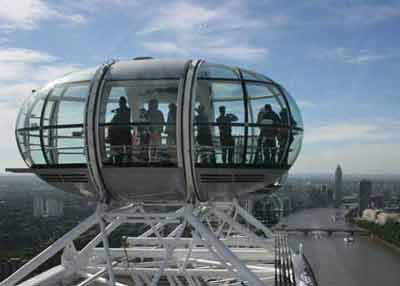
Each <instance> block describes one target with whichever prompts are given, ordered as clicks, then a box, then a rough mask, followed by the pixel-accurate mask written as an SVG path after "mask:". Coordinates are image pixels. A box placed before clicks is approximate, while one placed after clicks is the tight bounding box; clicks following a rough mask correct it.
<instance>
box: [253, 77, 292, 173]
mask: <svg viewBox="0 0 400 286" xmlns="http://www.w3.org/2000/svg"><path fill="white" fill-rule="evenodd" d="M246 90H247V98H248V105H247V106H248V114H249V116H248V117H249V131H248V142H247V153H246V163H247V164H249V165H253V166H255V167H268V168H269V167H275V166H279V164H280V163H281V162H282V160H283V157H284V156H285V155H284V154H285V153H286V152H285V150H286V148H287V146H286V145H287V140H285V134H288V131H289V124H288V120H287V116H285V112H287V107H286V104H285V100H284V98H283V96H282V94H281V93H280V92H279V90H278V89H277V88H276V87H275V86H274V85H272V84H259V83H250V82H246Z"/></svg>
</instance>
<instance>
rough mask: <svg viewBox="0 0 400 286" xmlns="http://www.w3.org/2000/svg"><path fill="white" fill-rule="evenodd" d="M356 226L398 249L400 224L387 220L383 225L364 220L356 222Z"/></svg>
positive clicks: (399, 244) (399, 245)
mask: <svg viewBox="0 0 400 286" xmlns="http://www.w3.org/2000/svg"><path fill="white" fill-rule="evenodd" d="M356 224H357V225H358V226H359V227H362V228H364V229H368V230H370V231H371V232H372V233H373V234H374V235H376V236H378V237H379V238H381V239H383V240H385V241H387V242H389V243H392V244H393V245H395V246H397V247H400V223H399V222H396V221H395V220H392V219H388V221H387V222H386V223H385V224H384V225H380V224H377V223H375V222H369V221H366V220H357V221H356Z"/></svg>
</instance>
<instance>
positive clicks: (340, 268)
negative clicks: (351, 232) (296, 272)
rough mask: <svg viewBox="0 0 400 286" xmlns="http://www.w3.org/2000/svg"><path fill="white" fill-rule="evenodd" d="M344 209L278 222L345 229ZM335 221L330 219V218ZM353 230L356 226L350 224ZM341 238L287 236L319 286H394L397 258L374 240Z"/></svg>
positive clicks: (399, 277)
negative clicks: (300, 245) (302, 255)
mask: <svg viewBox="0 0 400 286" xmlns="http://www.w3.org/2000/svg"><path fill="white" fill-rule="evenodd" d="M344 213H345V210H343V209H334V208H318V209H309V210H303V211H300V212H297V213H296V214H294V215H290V216H288V217H287V218H285V219H284V220H283V221H282V222H281V223H284V224H286V225H287V226H288V227H291V228H348V227H349V224H348V223H347V222H346V221H345V220H344V218H343V216H344ZM334 216H336V217H337V219H335V220H333V219H332V217H334ZM354 227H356V226H355V225H354ZM344 237H345V235H343V234H340V233H338V234H334V235H331V236H328V235H322V236H320V237H315V236H312V235H308V236H304V235H297V234H293V235H289V240H290V241H289V242H290V246H291V247H292V249H297V248H298V245H299V244H300V243H301V244H302V245H303V249H304V255H306V257H307V259H308V261H309V263H310V265H311V267H312V269H313V272H314V274H315V276H316V278H317V281H318V283H319V285H327V286H343V285H351V286H376V285H385V286H398V285H399V281H400V272H399V271H398V270H399V269H400V255H399V253H398V252H397V251H394V250H393V249H392V248H390V247H387V246H386V245H385V244H384V243H380V242H379V241H378V240H377V239H370V238H368V237H365V236H357V235H356V236H355V242H354V243H346V242H345V241H344Z"/></svg>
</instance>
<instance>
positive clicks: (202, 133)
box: [194, 104, 215, 163]
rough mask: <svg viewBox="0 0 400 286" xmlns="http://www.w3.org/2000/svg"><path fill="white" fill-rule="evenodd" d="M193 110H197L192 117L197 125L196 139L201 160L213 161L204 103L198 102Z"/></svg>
mask: <svg viewBox="0 0 400 286" xmlns="http://www.w3.org/2000/svg"><path fill="white" fill-rule="evenodd" d="M195 111H196V112H197V115H196V117H195V119H194V122H195V124H196V126H197V135H196V141H197V143H198V144H199V145H200V159H201V162H202V163H204V162H209V163H210V162H211V163H215V156H214V152H213V144H212V136H211V130H210V126H209V122H208V116H207V113H206V110H205V108H204V105H201V104H200V105H199V106H198V107H197V109H196V110H195Z"/></svg>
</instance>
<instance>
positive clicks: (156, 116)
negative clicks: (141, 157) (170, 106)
mask: <svg viewBox="0 0 400 286" xmlns="http://www.w3.org/2000/svg"><path fill="white" fill-rule="evenodd" d="M147 120H148V122H149V123H150V128H149V130H150V142H149V143H150V148H149V162H155V161H159V160H160V145H161V133H162V132H163V131H164V124H165V120H164V115H163V113H162V112H161V110H159V109H158V100H157V99H155V98H153V99H151V100H150V101H149V110H148V111H147Z"/></svg>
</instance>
